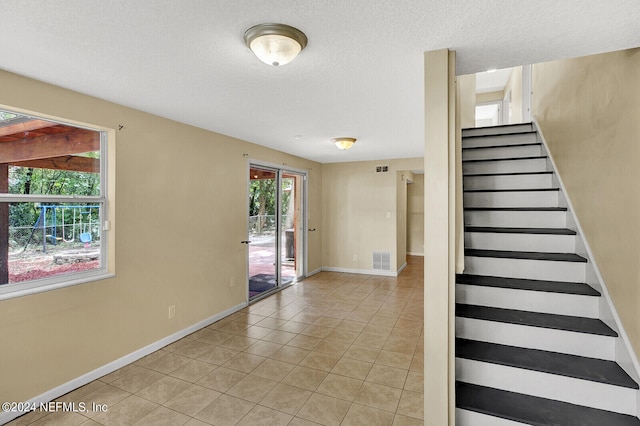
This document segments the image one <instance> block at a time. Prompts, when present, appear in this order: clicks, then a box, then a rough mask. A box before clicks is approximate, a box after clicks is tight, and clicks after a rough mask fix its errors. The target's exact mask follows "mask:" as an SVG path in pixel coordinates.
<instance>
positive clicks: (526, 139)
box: [462, 133, 537, 148]
mask: <svg viewBox="0 0 640 426" xmlns="http://www.w3.org/2000/svg"><path fill="white" fill-rule="evenodd" d="M536 142H537V137H536V134H535V133H523V134H518V135H509V136H484V137H479V138H474V137H468V136H466V135H465V136H463V137H462V147H463V148H475V147H480V146H501V145H517V144H525V143H536Z"/></svg>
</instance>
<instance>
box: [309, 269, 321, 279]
mask: <svg viewBox="0 0 640 426" xmlns="http://www.w3.org/2000/svg"><path fill="white" fill-rule="evenodd" d="M320 272H322V268H318V269H314V270H313V271H311V272H308V273H307V277H310V276H312V275H315V274H319V273H320Z"/></svg>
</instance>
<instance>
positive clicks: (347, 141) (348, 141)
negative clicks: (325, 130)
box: [331, 138, 356, 149]
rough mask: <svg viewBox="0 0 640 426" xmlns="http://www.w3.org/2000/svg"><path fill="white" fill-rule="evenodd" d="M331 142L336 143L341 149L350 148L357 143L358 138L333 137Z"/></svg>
mask: <svg viewBox="0 0 640 426" xmlns="http://www.w3.org/2000/svg"><path fill="white" fill-rule="evenodd" d="M331 142H333V143H335V144H336V146H337V147H338V148H339V149H349V148H351V147H352V146H353V144H354V143H356V138H333V139H331Z"/></svg>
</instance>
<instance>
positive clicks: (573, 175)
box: [533, 49, 640, 353]
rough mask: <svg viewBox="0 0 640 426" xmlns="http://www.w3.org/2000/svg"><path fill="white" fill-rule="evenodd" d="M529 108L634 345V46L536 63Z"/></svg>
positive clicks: (639, 125) (639, 103) (637, 259)
mask: <svg viewBox="0 0 640 426" xmlns="http://www.w3.org/2000/svg"><path fill="white" fill-rule="evenodd" d="M533 112H534V114H535V116H536V118H537V120H538V123H539V125H540V128H541V129H542V131H543V132H544V135H545V137H546V138H547V141H548V143H549V147H550V150H551V152H552V154H553V156H554V159H555V161H556V163H557V166H558V170H559V173H560V176H561V177H562V179H563V181H564V183H565V185H566V187H567V192H568V197H569V198H570V200H571V202H572V204H573V206H574V208H575V214H576V216H577V217H578V220H579V221H580V224H581V225H582V228H583V230H584V233H585V237H586V239H587V240H588V242H589V245H590V246H591V249H592V251H593V254H594V257H595V261H596V263H597V265H598V267H599V269H600V271H601V273H602V276H603V278H604V280H605V283H606V286H607V288H608V290H609V293H610V294H611V297H612V299H613V302H614V304H615V307H616V309H617V312H618V314H619V316H620V318H621V320H622V323H623V326H624V328H625V330H626V332H627V334H628V335H629V338H630V340H631V342H632V345H633V347H634V348H635V351H636V353H638V352H639V351H640V314H639V312H640V311H639V309H638V307H640V226H638V218H640V196H639V192H638V183H639V182H640V143H639V135H640V49H633V50H626V51H621V52H614V53H608V54H602V55H596V56H590V57H585V58H578V59H570V60H565V61H558V62H551V63H544V64H538V65H535V66H534V68H533Z"/></svg>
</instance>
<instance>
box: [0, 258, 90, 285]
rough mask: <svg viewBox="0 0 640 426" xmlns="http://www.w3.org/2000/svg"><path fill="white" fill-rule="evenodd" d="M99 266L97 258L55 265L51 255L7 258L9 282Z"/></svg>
mask: <svg viewBox="0 0 640 426" xmlns="http://www.w3.org/2000/svg"><path fill="white" fill-rule="evenodd" d="M98 267H100V261H99V260H92V261H90V262H76V263H65V264H62V265H57V264H55V263H54V262H53V256H52V255H40V256H29V258H17V259H10V260H9V282H10V283H17V282H21V281H28V280H37V279H40V278H46V277H50V276H53V275H60V274H66V273H69V272H81V271H88V270H91V269H96V268H98Z"/></svg>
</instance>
